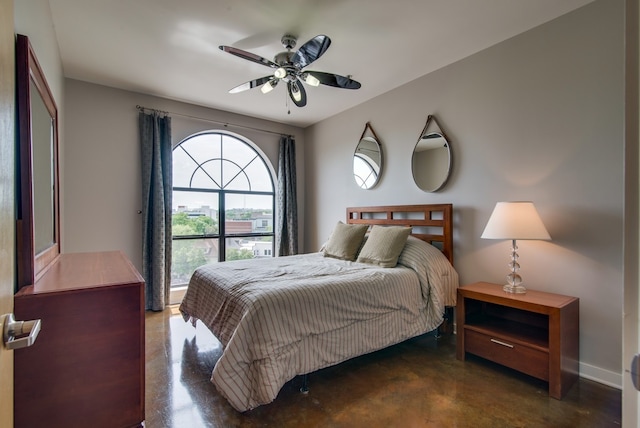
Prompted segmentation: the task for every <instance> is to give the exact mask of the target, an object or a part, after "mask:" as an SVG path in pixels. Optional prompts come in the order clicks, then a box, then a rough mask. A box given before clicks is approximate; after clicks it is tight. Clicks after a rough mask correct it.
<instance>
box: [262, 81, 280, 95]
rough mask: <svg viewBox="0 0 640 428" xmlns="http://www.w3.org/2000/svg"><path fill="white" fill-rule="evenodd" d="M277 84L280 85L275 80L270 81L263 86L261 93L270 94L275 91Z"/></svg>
mask: <svg viewBox="0 0 640 428" xmlns="http://www.w3.org/2000/svg"><path fill="white" fill-rule="evenodd" d="M277 84H278V81H277V80H275V79H273V80H269V81H268V82H267V83H265V84H264V85H262V87H261V88H260V91H261V92H262V93H263V94H268V93H269V92H271V91H273V88H275V87H276V85H277Z"/></svg>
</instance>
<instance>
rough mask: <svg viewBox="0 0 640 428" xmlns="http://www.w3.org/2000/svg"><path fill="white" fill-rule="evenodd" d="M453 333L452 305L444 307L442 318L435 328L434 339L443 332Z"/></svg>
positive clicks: (439, 336) (438, 337)
mask: <svg viewBox="0 0 640 428" xmlns="http://www.w3.org/2000/svg"><path fill="white" fill-rule="evenodd" d="M451 333H453V307H452V306H447V307H445V308H444V320H443V321H442V324H440V325H439V326H438V328H437V329H436V339H440V338H441V337H442V335H443V334H451Z"/></svg>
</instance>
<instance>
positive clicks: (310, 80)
mask: <svg viewBox="0 0 640 428" xmlns="http://www.w3.org/2000/svg"><path fill="white" fill-rule="evenodd" d="M302 80H304V82H305V83H306V84H307V85H309V86H319V85H320V81H319V80H318V79H317V78H316V77H315V76H314V75H313V74H310V73H304V74H303V75H302Z"/></svg>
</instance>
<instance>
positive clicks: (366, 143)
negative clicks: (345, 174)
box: [353, 122, 382, 189]
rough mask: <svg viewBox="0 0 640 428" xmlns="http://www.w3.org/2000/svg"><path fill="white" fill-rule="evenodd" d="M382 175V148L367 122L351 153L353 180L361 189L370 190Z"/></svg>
mask: <svg viewBox="0 0 640 428" xmlns="http://www.w3.org/2000/svg"><path fill="white" fill-rule="evenodd" d="M381 174H382V147H381V146H380V139H379V138H378V136H377V135H376V133H375V131H374V130H373V128H372V127H371V124H370V123H369V122H367V124H366V125H365V127H364V131H363V132H362V136H361V137H360V141H358V145H357V146H356V150H355V152H354V153H353V178H354V180H355V181H356V184H357V185H358V187H360V188H361V189H371V188H373V187H374V186H375V185H376V184H378V182H379V181H380V175H381Z"/></svg>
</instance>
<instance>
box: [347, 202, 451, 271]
mask: <svg viewBox="0 0 640 428" xmlns="http://www.w3.org/2000/svg"><path fill="white" fill-rule="evenodd" d="M347 223H348V224H368V225H370V226H373V225H380V226H405V227H411V228H412V229H413V231H412V233H411V234H412V236H415V237H416V238H419V239H422V240H423V241H426V242H429V243H430V244H432V245H434V246H435V247H437V248H439V249H440V250H441V251H442V252H443V253H444V255H445V256H446V257H447V258H448V259H449V262H450V263H451V264H452V265H453V205H452V204H436V205H390V206H379V207H350V208H347Z"/></svg>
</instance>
